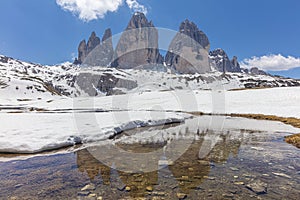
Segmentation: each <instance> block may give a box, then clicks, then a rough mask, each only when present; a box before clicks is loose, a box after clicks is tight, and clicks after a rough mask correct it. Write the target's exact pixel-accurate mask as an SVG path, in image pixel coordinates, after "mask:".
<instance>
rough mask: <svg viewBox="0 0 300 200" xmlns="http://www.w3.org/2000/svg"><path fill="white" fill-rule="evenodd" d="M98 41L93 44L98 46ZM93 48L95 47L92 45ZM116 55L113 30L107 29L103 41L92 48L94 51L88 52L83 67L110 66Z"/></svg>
mask: <svg viewBox="0 0 300 200" xmlns="http://www.w3.org/2000/svg"><path fill="white" fill-rule="evenodd" d="M97 43H98V40H97V41H96V42H95V43H93V44H97ZM91 46H92V47H93V45H91ZM113 55H114V49H113V43H112V33H111V29H107V30H105V32H104V35H103V37H102V41H101V42H100V39H99V44H98V45H97V46H95V47H94V48H92V51H90V52H88V55H87V56H86V58H85V60H84V61H83V62H82V64H83V65H87V66H102V67H107V66H110V64H111V62H112V59H113Z"/></svg>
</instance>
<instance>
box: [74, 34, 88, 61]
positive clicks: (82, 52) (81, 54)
mask: <svg viewBox="0 0 300 200" xmlns="http://www.w3.org/2000/svg"><path fill="white" fill-rule="evenodd" d="M86 56H87V44H86V41H85V40H82V41H81V42H80V43H79V46H78V59H77V60H75V62H74V64H81V63H82V62H83V61H84V59H85V58H86Z"/></svg>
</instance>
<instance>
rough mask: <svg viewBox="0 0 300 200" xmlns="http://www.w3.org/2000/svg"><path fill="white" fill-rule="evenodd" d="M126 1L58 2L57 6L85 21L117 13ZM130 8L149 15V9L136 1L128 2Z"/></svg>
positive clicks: (66, 0)
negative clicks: (108, 13) (109, 13)
mask: <svg viewBox="0 0 300 200" xmlns="http://www.w3.org/2000/svg"><path fill="white" fill-rule="evenodd" d="M123 1H124V0H56V3H57V5H59V6H60V7H61V8H62V9H64V10H66V11H70V12H72V13H73V14H75V15H76V16H78V17H79V19H81V20H83V21H91V20H94V19H99V18H104V16H105V14H106V13H107V12H115V11H117V10H118V8H119V7H120V6H122V5H123ZM126 4H127V5H128V7H129V8H130V9H131V10H132V11H134V12H143V13H145V14H147V8H146V7H145V6H143V5H141V4H139V3H138V2H137V1H136V0H126Z"/></svg>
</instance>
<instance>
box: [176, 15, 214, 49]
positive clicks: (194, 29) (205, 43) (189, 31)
mask: <svg viewBox="0 0 300 200" xmlns="http://www.w3.org/2000/svg"><path fill="white" fill-rule="evenodd" d="M179 32H180V33H182V34H185V35H187V36H189V37H190V38H192V39H194V40H195V41H196V42H198V43H199V44H200V45H201V46H202V47H203V48H204V49H206V50H207V51H209V48H210V43H209V40H208V37H207V36H206V35H205V33H204V32H203V31H201V30H200V29H199V28H198V26H197V25H196V24H195V23H194V22H191V21H189V20H188V19H186V20H185V21H183V22H182V23H181V24H180V27H179Z"/></svg>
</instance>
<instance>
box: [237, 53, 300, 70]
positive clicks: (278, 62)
mask: <svg viewBox="0 0 300 200" xmlns="http://www.w3.org/2000/svg"><path fill="white" fill-rule="evenodd" d="M241 66H242V67H243V68H252V67H257V68H259V69H262V70H265V71H284V70H289V69H293V68H296V67H300V58H295V57H293V56H287V57H285V56H282V55H281V54H278V55H274V54H271V55H266V56H261V57H256V56H254V57H252V58H250V59H244V60H243V61H242V63H241Z"/></svg>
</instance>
